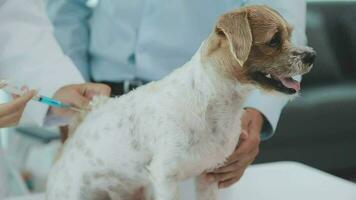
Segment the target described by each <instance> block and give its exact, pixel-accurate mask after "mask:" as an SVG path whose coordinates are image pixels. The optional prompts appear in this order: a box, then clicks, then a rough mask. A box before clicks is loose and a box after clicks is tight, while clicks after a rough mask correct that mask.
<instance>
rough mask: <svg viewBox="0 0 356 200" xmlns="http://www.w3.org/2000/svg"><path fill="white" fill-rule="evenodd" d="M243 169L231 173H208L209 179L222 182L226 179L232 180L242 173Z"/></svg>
mask: <svg viewBox="0 0 356 200" xmlns="http://www.w3.org/2000/svg"><path fill="white" fill-rule="evenodd" d="M242 171H243V170H237V171H234V172H229V173H220V174H208V179H209V180H214V182H222V181H226V180H230V179H233V178H236V177H237V176H239V175H240V174H242Z"/></svg>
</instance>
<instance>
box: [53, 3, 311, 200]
mask: <svg viewBox="0 0 356 200" xmlns="http://www.w3.org/2000/svg"><path fill="white" fill-rule="evenodd" d="M258 8H259V9H262V7H258ZM263 9H265V8H263ZM266 9H267V8H266ZM251 10H252V11H256V9H255V8H252V9H251ZM267 13H270V12H269V11H268V12H267ZM234 17H236V20H237V21H239V22H241V23H242V24H244V26H238V24H236V20H235V18H234ZM245 19H246V15H245V14H244V13H239V12H237V13H232V14H230V15H228V16H227V17H226V16H225V17H223V18H221V20H222V23H221V24H220V25H222V26H221V28H222V29H224V28H227V29H229V27H230V26H233V27H232V29H231V30H239V29H238V28H236V27H239V28H240V29H243V28H248V27H247V22H246V20H245ZM278 19H279V18H278ZM259 20H264V18H263V17H262V18H261V19H259ZM279 21H283V20H281V19H280V20H279ZM280 23H284V22H280ZM235 26H236V27H235ZM234 27H235V29H234ZM238 33H244V34H251V33H250V31H247V32H244V31H240V32H237V33H236V34H237V35H239V34H238ZM229 34H233V33H231V31H229V30H226V33H225V36H221V34H220V33H219V32H216V33H215V35H212V36H211V37H210V38H208V40H207V42H206V43H203V44H202V46H201V48H200V49H199V50H198V51H197V53H196V54H195V55H194V56H193V58H192V59H191V60H190V61H189V62H188V63H186V64H185V65H184V66H183V67H181V68H179V69H177V70H176V71H174V72H173V73H172V74H170V75H169V76H167V77H166V78H164V79H162V80H160V81H158V82H152V83H149V84H148V85H145V86H142V87H140V88H138V89H137V90H135V91H132V92H130V93H128V94H126V95H124V96H121V97H120V98H112V99H102V98H98V99H97V100H94V102H93V105H95V106H93V109H92V111H91V112H89V113H88V115H87V116H86V117H85V119H84V120H83V122H82V123H81V124H80V125H79V126H78V127H77V129H76V131H75V134H73V135H72V136H71V137H70V138H69V139H68V140H67V142H66V143H65V146H64V148H63V152H62V156H61V157H60V159H59V160H58V161H57V162H56V163H55V165H54V167H53V168H52V171H51V173H50V176H49V180H48V188H47V199H48V200H62V199H63V200H67V199H70V200H74V199H90V200H91V199H93V200H104V199H113V200H124V199H132V197H133V196H134V194H136V193H137V191H138V190H140V188H144V195H145V199H146V200H151V199H155V200H178V199H179V197H178V194H179V193H178V184H179V182H180V181H182V180H184V179H186V178H189V177H194V176H195V177H196V189H197V196H198V199H199V200H216V198H217V189H218V188H217V183H209V182H207V181H206V180H205V178H204V177H203V176H199V175H200V174H202V173H203V172H205V171H208V170H212V169H214V168H216V167H218V166H220V165H222V164H223V163H224V161H225V159H226V158H227V157H228V156H229V155H230V154H231V153H232V152H233V150H234V149H235V147H236V145H237V143H238V139H239V134H240V117H241V114H242V112H243V108H242V105H243V103H244V101H245V98H246V97H248V93H249V92H250V91H251V90H252V89H253V88H255V87H254V86H256V85H254V84H252V83H253V82H252V83H248V82H246V79H245V78H246V77H243V76H242V74H239V73H240V72H241V73H242V71H243V70H242V65H243V64H244V63H243V62H245V61H246V60H247V57H248V52H247V53H246V52H244V53H243V54H241V52H240V53H238V54H236V51H237V49H235V47H241V45H244V44H246V45H251V44H248V43H251V41H250V42H247V41H249V40H252V36H246V35H244V34H240V35H241V37H242V38H247V39H248V40H247V41H241V40H242V38H237V39H235V38H232V39H231V37H233V35H229ZM260 34H265V32H263V31H262V32H261V33H260ZM226 36H228V37H226ZM230 36H231V37H230ZM229 38H230V39H229ZM227 39H228V40H229V42H230V43H227ZM231 40H232V41H233V42H242V43H239V44H233V43H232V42H231ZM219 41H220V42H219ZM221 41H224V42H221ZM287 44H288V42H287ZM209 45H210V46H209ZM227 45H230V52H229V50H226V49H228V48H229V47H227ZM231 46H233V47H234V48H232V47H231ZM226 47H227V48H226ZM214 48H215V49H220V50H219V51H217V53H215V55H211V56H212V58H211V59H210V57H209V56H207V55H208V54H209V51H212V50H214ZM223 48H225V49H223ZM245 49H247V50H248V51H249V49H250V48H245ZM285 49H286V51H287V50H289V48H285ZM247 50H246V51H247ZM231 53H233V54H231ZM282 53H283V51H282ZM289 53H291V52H289ZM292 53H293V52H292ZM235 54H236V55H235ZM288 55H289V54H288ZM214 56H215V58H214ZM231 56H234V57H235V59H233V60H235V61H233V60H231ZM237 56H239V57H238V59H236V57H237ZM207 57H209V59H206V58H207ZM240 57H241V58H240ZM267 58H269V57H267ZM283 58H284V57H283ZM214 59H217V60H214ZM229 59H230V60H229ZM269 59H270V58H269ZM299 59H300V56H299ZM236 60H239V62H237V61H236ZM233 62H234V63H233ZM235 63H240V64H235ZM224 65H231V66H233V67H232V68H231V66H224ZM235 65H236V66H235ZM262 67H264V66H263V65H262ZM292 67H294V68H296V66H292ZM308 67H309V66H304V68H305V69H299V70H298V73H302V71H303V70H304V71H305V70H306V69H309V68H308ZM285 68H286V69H285ZM285 68H284V69H283V70H284V71H288V70H289V68H287V67H285ZM229 73H232V74H229ZM233 74H234V75H236V76H241V77H240V78H241V80H244V81H245V83H243V84H242V83H240V82H239V81H240V79H239V78H237V80H236V79H230V78H227V77H228V76H232V75H233ZM244 76H246V75H244Z"/></svg>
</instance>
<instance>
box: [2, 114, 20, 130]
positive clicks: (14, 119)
mask: <svg viewBox="0 0 356 200" xmlns="http://www.w3.org/2000/svg"><path fill="white" fill-rule="evenodd" d="M22 111H23V110H19V111H17V112H14V113H11V114H8V115H5V116H2V117H0V128H4V127H8V126H14V125H16V124H17V123H18V122H19V120H20V118H21V115H22Z"/></svg>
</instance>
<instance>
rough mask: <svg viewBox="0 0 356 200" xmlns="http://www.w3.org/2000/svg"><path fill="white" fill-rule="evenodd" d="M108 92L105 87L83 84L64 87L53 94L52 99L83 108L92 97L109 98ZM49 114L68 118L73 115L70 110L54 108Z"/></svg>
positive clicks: (108, 88) (109, 90)
mask: <svg viewBox="0 0 356 200" xmlns="http://www.w3.org/2000/svg"><path fill="white" fill-rule="evenodd" d="M110 92H111V89H110V87H109V86H107V85H104V84H97V83H84V84H75V85H67V86H64V87H62V88H60V89H59V90H58V91H57V92H56V93H55V94H54V96H53V98H54V99H57V100H59V101H61V102H63V103H66V104H69V105H72V106H74V107H77V108H85V107H86V106H87V105H88V103H89V102H90V100H91V99H92V98H93V97H94V96H96V95H102V96H109V95H110ZM50 112H52V114H54V115H58V116H70V115H73V114H74V112H73V111H72V110H68V109H62V108H54V107H51V108H50Z"/></svg>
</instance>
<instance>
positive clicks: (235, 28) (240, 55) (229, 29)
mask: <svg viewBox="0 0 356 200" xmlns="http://www.w3.org/2000/svg"><path fill="white" fill-rule="evenodd" d="M247 12H248V11H240V12H231V13H227V14H225V15H223V16H221V17H220V19H219V20H218V23H217V24H216V28H215V31H216V33H217V34H218V35H220V36H222V37H225V38H226V39H227V41H228V43H229V47H230V51H231V53H232V55H233V56H234V58H235V59H236V61H237V62H238V63H239V64H240V66H241V67H242V66H243V65H244V63H245V62H246V60H247V58H248V55H249V54H250V50H251V46H252V33H251V28H250V25H249V22H248V13H247Z"/></svg>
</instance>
